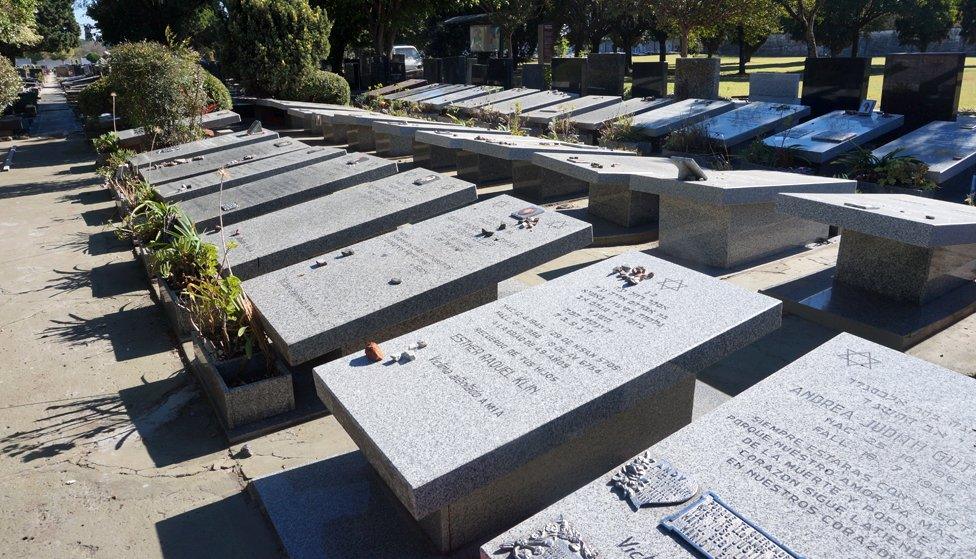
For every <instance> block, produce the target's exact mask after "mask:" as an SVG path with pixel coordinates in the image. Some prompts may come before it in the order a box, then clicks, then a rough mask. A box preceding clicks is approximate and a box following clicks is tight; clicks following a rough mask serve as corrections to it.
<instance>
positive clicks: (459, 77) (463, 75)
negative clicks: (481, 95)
mask: <svg viewBox="0 0 976 559" xmlns="http://www.w3.org/2000/svg"><path fill="white" fill-rule="evenodd" d="M467 74H468V58H467V57H466V56H447V57H444V58H442V59H441V75H442V76H443V81H444V83H451V84H465V83H467Z"/></svg>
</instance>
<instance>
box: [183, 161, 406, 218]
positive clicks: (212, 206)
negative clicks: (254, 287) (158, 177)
mask: <svg viewBox="0 0 976 559" xmlns="http://www.w3.org/2000/svg"><path fill="white" fill-rule="evenodd" d="M283 157H284V156H283ZM259 163H260V162H259ZM396 171H397V166H396V163H394V162H392V161H389V160H386V159H381V158H379V157H373V156H370V155H363V154H356V153H354V154H350V155H344V156H341V157H337V158H335V159H331V160H327V161H323V162H321V163H316V164H313V165H308V166H305V167H301V168H298V169H293V170H291V171H288V172H285V173H278V174H274V175H272V176H269V177H266V178H263V179H259V180H256V181H252V182H247V183H244V184H240V185H238V186H236V187H234V188H230V189H227V190H224V191H223V192H219V191H218V192H213V193H211V194H206V195H204V196H199V197H197V198H192V199H190V200H185V201H183V202H180V207H181V208H183V210H184V211H185V212H186V214H187V217H189V218H190V220H191V221H192V222H193V223H195V224H196V225H197V229H199V230H201V231H202V230H205V229H208V228H211V227H215V226H216V225H218V223H219V220H220V217H221V215H222V216H223V222H224V225H225V226H228V225H231V224H234V223H237V222H239V221H243V220H245V219H250V218H252V217H257V216H259V215H263V214H265V213H268V212H273V211H275V210H279V209H282V208H287V207H288V206H292V205H295V204H300V203H302V202H306V201H308V200H312V199H315V198H318V197H320V196H324V195H326V194H331V193H333V192H336V191H338V190H341V189H343V188H349V187H350V186H354V185H357V184H360V183H363V182H369V181H373V180H378V179H381V178H383V177H388V176H390V175H392V174H395V173H396Z"/></svg>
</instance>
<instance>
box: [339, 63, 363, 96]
mask: <svg viewBox="0 0 976 559" xmlns="http://www.w3.org/2000/svg"><path fill="white" fill-rule="evenodd" d="M361 72H362V68H361V67H360V64H359V60H358V59H351V60H349V59H347V60H345V61H343V63H342V77H344V78H346V81H347V82H349V89H351V90H352V91H362V90H363V89H365V88H364V87H363V84H362V80H361V79H360V75H361Z"/></svg>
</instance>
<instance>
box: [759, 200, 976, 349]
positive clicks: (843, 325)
mask: <svg viewBox="0 0 976 559" xmlns="http://www.w3.org/2000/svg"><path fill="white" fill-rule="evenodd" d="M777 209H778V210H779V211H780V212H782V213H784V214H788V215H791V216H795V217H798V218H801V219H807V220H815V221H819V222H821V223H830V224H834V225H838V226H840V227H842V228H843V234H842V235H841V243H840V244H841V246H840V251H839V253H838V256H837V267H836V269H827V270H825V271H824V272H822V273H818V274H814V275H812V276H808V277H805V278H800V279H798V280H794V281H792V282H788V283H785V284H782V285H779V286H776V287H773V288H770V289H768V290H767V292H769V293H770V294H771V295H773V296H774V297H777V298H780V299H783V300H784V301H786V302H787V305H788V306H789V308H790V309H792V310H794V311H795V312H796V313H797V314H800V315H801V316H804V317H806V318H809V319H812V320H814V321H817V322H822V323H825V324H828V325H830V326H831V327H834V328H839V329H844V330H849V331H852V332H854V333H857V334H858V335H863V336H865V337H868V338H871V339H873V340H874V341H877V342H878V343H882V344H884V345H888V346H890V347H894V348H896V349H907V348H908V347H911V346H912V345H914V344H916V343H918V342H919V341H921V340H923V339H925V338H926V337H928V336H931V335H932V334H934V333H936V332H938V331H939V330H941V329H943V328H946V327H947V326H949V325H951V324H953V323H955V322H956V321H958V320H960V319H961V318H963V317H965V316H967V315H969V314H972V313H973V312H974V311H976V283H974V280H976V208H973V207H971V206H967V205H964V204H957V203H951V202H943V201H939V200H931V199H927V198H921V197H918V196H910V195H904V194H848V195H839V194H835V195H825V194H784V195H782V196H780V197H779V199H778V200H777Z"/></svg>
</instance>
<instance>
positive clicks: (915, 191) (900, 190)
mask: <svg viewBox="0 0 976 559" xmlns="http://www.w3.org/2000/svg"><path fill="white" fill-rule="evenodd" d="M857 190H858V191H859V192H864V193H866V194H909V195H911V196H918V197H920V198H935V194H936V192H938V189H934V188H933V189H932V190H922V189H921V188H911V187H905V186H882V185H880V184H877V183H873V182H867V181H857Z"/></svg>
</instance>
